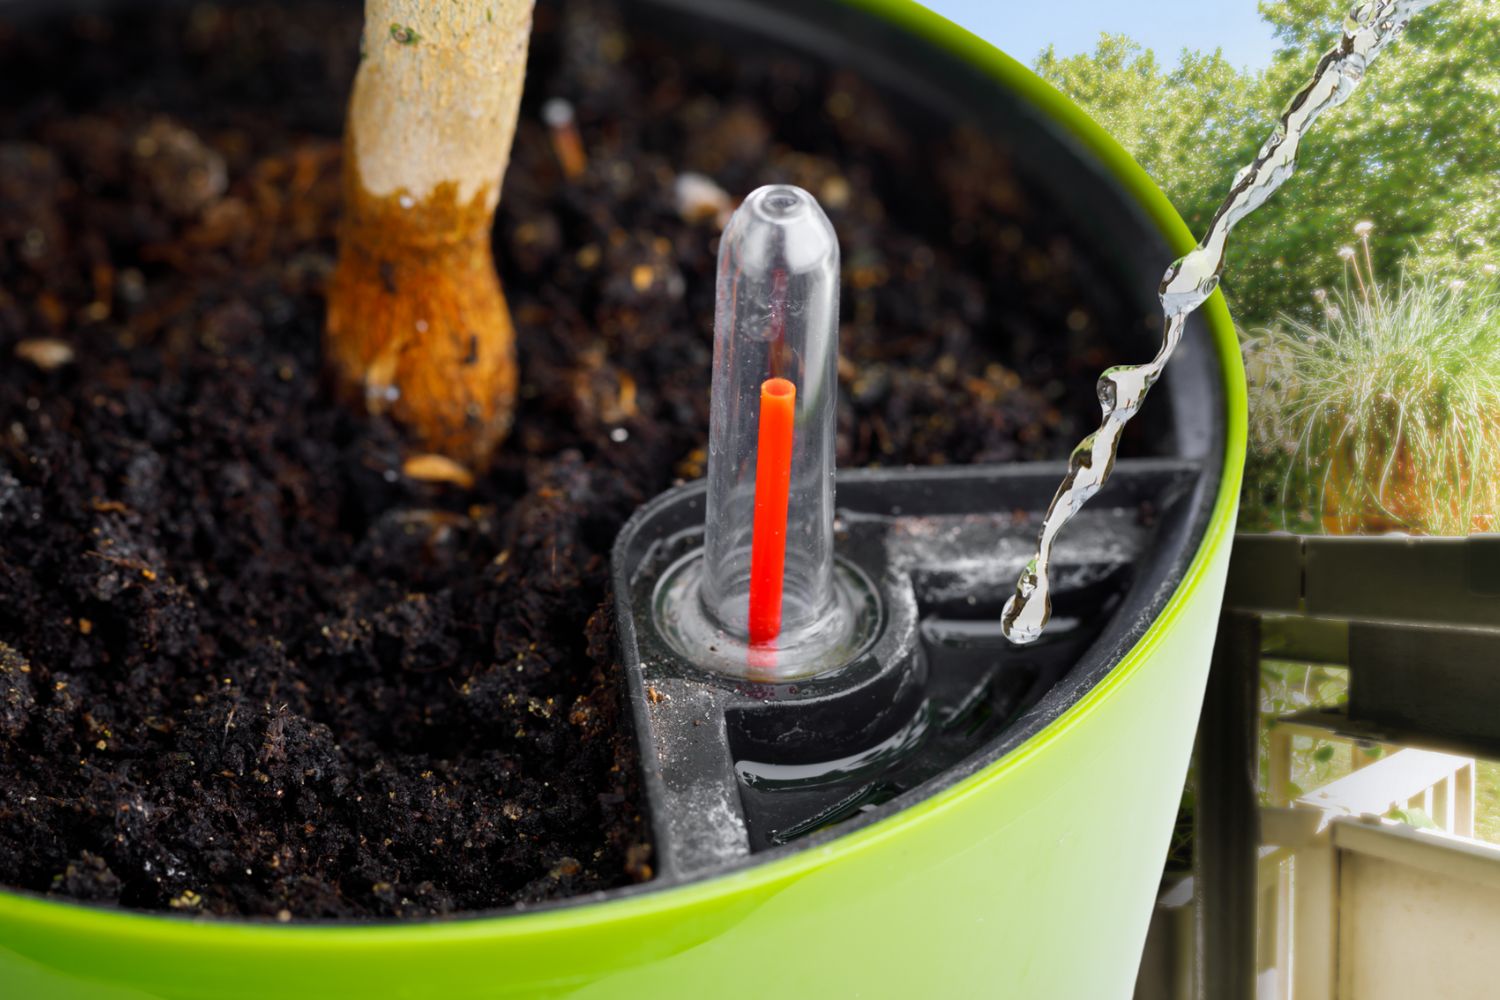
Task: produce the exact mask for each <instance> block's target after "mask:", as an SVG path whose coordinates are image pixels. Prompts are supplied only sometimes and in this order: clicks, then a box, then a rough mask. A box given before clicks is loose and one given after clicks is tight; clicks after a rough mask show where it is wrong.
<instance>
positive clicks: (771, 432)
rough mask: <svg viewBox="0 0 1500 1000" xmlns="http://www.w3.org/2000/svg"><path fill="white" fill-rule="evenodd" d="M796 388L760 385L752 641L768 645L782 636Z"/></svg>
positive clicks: (771, 382) (772, 382) (782, 382)
mask: <svg viewBox="0 0 1500 1000" xmlns="http://www.w3.org/2000/svg"><path fill="white" fill-rule="evenodd" d="M796 403H797V387H796V386H795V385H793V384H792V383H791V382H789V381H787V380H786V379H784V378H769V379H766V381H765V382H763V383H762V384H761V387H760V432H759V436H758V437H757V438H756V446H755V525H754V530H753V533H752V534H751V536H750V645H752V646H769V645H771V644H773V643H775V642H776V637H777V636H779V635H780V634H781V590H782V577H783V576H784V574H785V571H786V506H787V495H788V494H789V493H790V491H791V486H792V425H793V423H794V417H795V414H796Z"/></svg>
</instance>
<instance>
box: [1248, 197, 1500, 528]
mask: <svg viewBox="0 0 1500 1000" xmlns="http://www.w3.org/2000/svg"><path fill="white" fill-rule="evenodd" d="M1372 229H1373V226H1372V225H1371V224H1370V223H1368V222H1361V223H1359V224H1358V225H1357V226H1356V227H1355V236H1356V237H1357V245H1355V246H1345V247H1343V248H1341V249H1340V250H1339V256H1340V257H1341V258H1342V259H1343V261H1344V281H1343V282H1342V285H1341V287H1338V288H1336V289H1334V290H1333V291H1331V292H1329V291H1323V290H1319V291H1318V292H1315V293H1314V299H1315V300H1316V303H1317V306H1318V312H1319V315H1318V318H1317V319H1316V320H1313V321H1307V320H1305V319H1301V318H1297V317H1293V316H1288V315H1285V314H1283V315H1281V316H1280V317H1278V319H1277V321H1276V322H1275V323H1274V324H1272V325H1271V326H1269V327H1266V328H1263V329H1261V330H1258V331H1256V332H1255V333H1254V334H1253V335H1251V336H1249V337H1248V338H1247V339H1246V341H1245V345H1244V347H1245V356H1246V362H1247V370H1248V373H1249V377H1250V382H1251V392H1250V458H1249V467H1248V469H1247V495H1246V498H1245V500H1246V502H1245V513H1246V518H1247V522H1248V524H1247V526H1248V527H1251V528H1260V529H1278V528H1279V529H1286V530H1296V531H1310V530H1311V531H1317V530H1320V529H1321V530H1323V531H1326V532H1329V533H1338V534H1353V533H1371V532H1383V531H1405V532H1409V533H1413V534H1433V535H1463V534H1469V533H1472V532H1481V531H1494V530H1497V529H1500V281H1497V279H1496V275H1495V273H1494V267H1493V265H1488V266H1485V267H1483V268H1480V269H1477V270H1476V271H1475V273H1473V274H1472V275H1469V276H1467V277H1462V278H1461V277H1450V278H1447V279H1446V280H1445V279H1442V278H1435V277H1431V276H1417V275H1416V274H1414V273H1412V272H1410V271H1403V272H1402V273H1401V274H1400V275H1399V276H1398V277H1397V278H1396V279H1395V280H1394V281H1390V282H1386V283H1382V282H1381V281H1379V280H1378V279H1377V278H1376V275H1375V273H1374V267H1373V264H1372V256H1371V251H1370V235H1371V232H1372Z"/></svg>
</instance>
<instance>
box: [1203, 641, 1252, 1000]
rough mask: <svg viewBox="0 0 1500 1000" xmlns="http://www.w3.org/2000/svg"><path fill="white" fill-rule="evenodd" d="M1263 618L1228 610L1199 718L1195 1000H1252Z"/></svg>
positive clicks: (1215, 650) (1214, 655)
mask: <svg viewBox="0 0 1500 1000" xmlns="http://www.w3.org/2000/svg"><path fill="white" fill-rule="evenodd" d="M1259 675H1260V620H1259V618H1257V617H1255V616H1254V615H1248V614H1244V613H1241V612H1226V613H1225V614H1224V616H1223V617H1222V618H1221V619H1220V622H1219V636H1218V640H1217V641H1216V642H1215V644H1214V653H1213V664H1212V668H1211V669H1210V671H1209V675H1208V689H1207V691H1206V692H1205V695H1204V700H1203V714H1202V717H1201V718H1200V720H1199V724H1198V770H1197V778H1198V787H1197V805H1198V811H1197V830H1196V833H1195V836H1194V838H1193V869H1194V873H1195V876H1196V877H1195V878H1194V880H1193V884H1194V888H1195V895H1196V903H1197V905H1196V908H1195V950H1196V951H1197V953H1198V969H1199V977H1198V982H1197V997H1198V1000H1254V998H1255V965H1256V963H1255V943H1256V941H1255V909H1256V863H1257V851H1258V845H1259V841H1260V829H1259V813H1258V803H1257V799H1256V771H1257V753H1256V750H1257V747H1258V741H1257V731H1258V727H1259V711H1260V676H1259Z"/></svg>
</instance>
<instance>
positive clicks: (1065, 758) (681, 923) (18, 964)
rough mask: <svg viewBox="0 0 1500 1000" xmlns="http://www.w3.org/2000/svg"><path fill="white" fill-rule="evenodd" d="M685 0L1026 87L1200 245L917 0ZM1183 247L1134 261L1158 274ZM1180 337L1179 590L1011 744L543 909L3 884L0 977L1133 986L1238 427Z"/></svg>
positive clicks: (365, 988) (1203, 356) (1106, 171)
mask: <svg viewBox="0 0 1500 1000" xmlns="http://www.w3.org/2000/svg"><path fill="white" fill-rule="evenodd" d="M681 2H682V5H683V6H684V7H686V6H688V4H687V0H681ZM691 6H692V9H693V10H694V11H697V12H699V13H703V12H704V8H711V9H710V10H709V11H708V13H709V14H710V16H712V17H714V18H716V19H718V20H719V21H720V22H722V23H724V24H728V25H730V26H731V27H732V28H733V30H740V29H744V30H753V31H758V32H762V33H764V34H769V35H773V36H776V37H779V38H782V39H786V40H790V41H791V42H793V43H794V44H798V45H803V46H806V47H812V48H821V49H822V50H823V51H824V52H825V53H828V54H830V55H831V56H832V57H834V58H836V59H838V60H840V61H842V62H845V63H847V64H860V66H861V68H862V69H867V70H869V71H870V72H871V73H872V75H874V76H876V77H877V78H878V77H880V76H881V75H882V74H883V75H884V76H885V77H887V78H889V79H893V80H896V85H897V86H907V87H908V88H909V89H915V90H917V91H921V90H923V89H924V88H925V90H926V91H927V94H928V97H929V98H930V97H932V96H933V95H934V94H935V95H936V96H937V97H938V98H939V104H943V103H944V102H947V103H951V104H952V105H953V106H954V107H958V106H960V105H961V106H963V107H966V108H969V109H975V108H979V109H985V108H997V109H1007V110H1004V113H1005V114H1007V115H1010V116H1011V117H1012V118H1016V117H1019V118H1020V119H1024V120H1026V121H1029V122H1031V123H1032V124H1031V126H1030V127H1033V128H1037V129H1040V132H1039V133H1038V135H1039V136H1041V137H1043V138H1044V139H1045V141H1039V144H1040V145H1046V146H1048V147H1049V148H1051V149H1053V151H1054V152H1053V153H1052V154H1049V155H1053V156H1059V155H1060V156H1063V157H1065V158H1067V159H1070V160H1071V161H1072V163H1073V166H1072V169H1074V170H1075V171H1077V170H1079V169H1082V170H1083V171H1084V173H1086V174H1087V175H1089V176H1091V177H1093V178H1094V180H1093V181H1092V182H1091V183H1089V184H1088V185H1085V187H1086V188H1087V190H1083V189H1080V190H1079V191H1078V192H1077V193H1078V197H1079V205H1078V206H1076V208H1077V211H1078V212H1080V213H1085V214H1090V213H1098V212H1104V213H1105V214H1108V213H1109V212H1116V213H1120V212H1124V213H1126V214H1131V215H1133V216H1134V217H1135V218H1137V219H1139V220H1142V221H1140V223H1139V224H1140V225H1141V226H1144V227H1146V228H1147V229H1148V230H1150V231H1151V232H1152V233H1153V237H1154V235H1156V234H1159V236H1160V239H1159V240H1155V239H1154V238H1153V240H1152V242H1159V243H1160V245H1161V249H1162V250H1163V251H1165V250H1166V249H1167V248H1170V249H1171V250H1172V251H1175V252H1178V253H1180V252H1183V251H1185V250H1186V249H1188V248H1189V247H1190V246H1191V245H1192V238H1191V236H1190V234H1189V233H1188V231H1187V228H1186V227H1185V226H1184V225H1183V223H1182V221H1181V220H1180V219H1179V218H1178V216H1177V215H1176V213H1175V212H1174V211H1173V209H1172V207H1171V205H1170V204H1169V203H1168V202H1167V200H1166V198H1165V197H1164V196H1163V195H1162V194H1161V192H1160V191H1159V190H1158V189H1157V188H1156V186H1155V185H1154V184H1153V183H1152V182H1151V180H1150V179H1149V178H1148V177H1147V176H1146V174H1145V173H1144V172H1142V170H1141V169H1140V168H1139V167H1138V166H1137V165H1136V164H1135V163H1134V161H1132V160H1131V158H1130V157H1129V156H1128V155H1127V154H1126V153H1125V152H1124V151H1123V150H1122V149H1121V148H1120V147H1119V146H1118V145H1117V144H1116V143H1115V142H1114V141H1113V140H1111V139H1110V138H1109V136H1107V135H1106V134H1105V133H1104V132H1103V130H1101V129H1100V128H1099V126H1097V125H1096V124H1094V123H1093V122H1092V121H1090V120H1089V119H1088V118H1087V117H1086V116H1085V115H1084V114H1083V113H1082V112H1081V111H1079V110H1078V108H1077V107H1075V106H1074V105H1073V104H1072V103H1070V102H1069V101H1068V100H1067V99H1066V98H1064V97H1063V96H1062V95H1060V94H1058V93H1057V92H1056V91H1054V90H1053V89H1051V88H1050V87H1049V86H1047V85H1046V84H1045V83H1043V82H1042V81H1041V80H1039V79H1038V78H1036V77H1035V76H1033V75H1032V74H1031V73H1030V72H1028V71H1027V70H1026V69H1025V68H1023V67H1022V66H1021V65H1020V64H1018V63H1017V62H1015V61H1014V60H1012V59H1010V58H1009V57H1007V56H1005V55H1003V54H1002V53H1000V52H998V51H996V50H995V49H993V48H991V47H990V46H988V45H986V44H985V43H984V42H982V41H980V40H979V39H977V38H975V37H974V36H973V35H970V34H968V33H967V32H965V31H963V30H962V29H960V28H957V27H955V26H954V25H952V24H950V23H949V22H947V21H945V20H943V19H941V18H939V17H937V16H935V15H933V14H931V13H930V12H928V11H926V10H925V9H923V8H922V7H919V6H918V5H917V4H915V3H912V2H909V0H846V2H845V3H843V4H827V5H824V6H823V7H822V8H819V9H816V10H803V9H801V8H800V7H799V5H797V4H795V3H792V2H791V0H756V2H749V0H716V2H714V3H695V4H692V5H691ZM861 60H863V61H861ZM898 77H900V78H902V79H896V78H898ZM908 78H909V79H908ZM955 88H957V89H955ZM981 117H982V116H981ZM1059 151H1060V152H1059ZM1024 152H1025V151H1024V150H1019V151H1018V154H1017V155H1018V158H1023V154H1024ZM1150 250H1151V253H1153V254H1154V253H1155V252H1156V251H1155V249H1154V248H1150ZM1121 253H1122V255H1123V254H1124V251H1123V250H1122V252H1121ZM1147 256H1148V257H1149V256H1150V255H1149V254H1148V255H1147ZM1164 264H1165V257H1164V255H1163V256H1162V257H1159V258H1151V259H1148V260H1145V261H1144V262H1142V261H1139V260H1137V261H1135V262H1134V263H1132V264H1130V265H1128V266H1126V265H1125V264H1123V263H1122V268H1121V270H1122V273H1124V272H1129V273H1130V274H1132V275H1133V277H1134V278H1136V279H1139V280H1142V281H1145V282H1146V286H1145V287H1147V288H1148V289H1149V288H1151V287H1153V285H1152V280H1151V279H1152V277H1153V273H1152V272H1153V269H1154V273H1155V274H1159V273H1160V270H1161V268H1162V266H1163V265H1164ZM1148 298H1149V296H1148ZM1189 336H1190V338H1195V340H1196V343H1197V345H1198V346H1197V347H1196V348H1191V347H1190V349H1189V353H1190V354H1191V353H1193V352H1194V351H1195V350H1196V352H1197V354H1198V355H1199V357H1198V358H1197V360H1196V361H1184V362H1183V366H1184V367H1188V366H1191V365H1198V366H1200V367H1201V368H1202V370H1203V371H1206V372H1208V373H1209V374H1208V375H1207V376H1205V377H1206V378H1207V379H1208V382H1209V385H1208V391H1203V386H1202V385H1196V386H1195V385H1194V383H1193V382H1192V380H1191V379H1186V378H1181V379H1179V380H1178V382H1179V383H1180V384H1179V385H1177V386H1176V387H1175V388H1172V386H1173V382H1174V377H1173V375H1172V373H1169V375H1168V378H1167V379H1166V381H1165V382H1164V384H1163V388H1162V389H1159V390H1158V394H1159V395H1161V394H1163V393H1166V394H1167V395H1168V396H1169V397H1170V398H1168V399H1161V398H1159V399H1157V400H1154V401H1153V403H1154V404H1155V405H1156V406H1157V408H1158V409H1164V408H1168V407H1175V408H1177V409H1178V410H1179V411H1181V410H1183V409H1184V408H1186V409H1187V410H1188V411H1190V412H1188V413H1187V415H1186V417H1184V416H1183V415H1182V414H1181V413H1179V415H1178V419H1177V427H1178V431H1177V433H1178V437H1179V438H1181V439H1182V440H1179V441H1178V442H1177V445H1178V447H1179V448H1180V449H1182V450H1185V451H1187V452H1193V453H1195V454H1196V455H1198V456H1199V457H1201V458H1203V460H1204V462H1205V469H1206V470H1207V471H1206V481H1205V486H1204V488H1203V490H1202V491H1201V493H1202V496H1201V497H1200V499H1199V501H1198V503H1199V506H1200V507H1201V516H1200V517H1199V518H1198V520H1197V522H1196V524H1195V526H1194V528H1193V535H1192V539H1191V542H1190V544H1189V545H1188V547H1187V549H1186V550H1185V552H1184V554H1183V555H1182V557H1181V559H1180V566H1179V567H1178V568H1177V569H1176V570H1175V571H1174V580H1175V585H1174V586H1171V587H1167V588H1163V590H1162V593H1161V595H1160V599H1159V600H1158V601H1157V602H1156V611H1155V613H1154V615H1153V616H1152V617H1151V619H1150V620H1149V621H1143V622H1141V623H1140V624H1139V627H1138V628H1137V629H1136V631H1135V632H1134V633H1133V634H1136V635H1138V636H1139V638H1138V639H1137V640H1136V641H1134V643H1133V644H1130V645H1128V648H1127V649H1125V650H1124V652H1123V655H1120V656H1118V657H1117V658H1114V659H1112V660H1111V662H1110V663H1109V664H1108V665H1107V669H1105V670H1103V671H1102V672H1101V673H1100V675H1099V676H1098V677H1096V678H1094V679H1092V680H1091V681H1090V683H1089V684H1087V685H1083V686H1080V687H1079V689H1078V690H1077V691H1076V692H1075V694H1074V695H1072V696H1070V698H1069V701H1068V703H1067V704H1066V705H1065V706H1063V707H1062V708H1061V709H1060V710H1059V711H1057V712H1055V713H1054V714H1051V715H1049V716H1048V718H1047V719H1045V720H1043V721H1041V722H1038V723H1037V724H1036V726H1035V727H1034V731H1033V732H1031V733H1030V734H1029V736H1027V737H1026V738H1025V739H1024V742H1021V743H1020V745H1019V746H1015V747H1012V748H1008V750H1007V752H1005V753H1004V754H1003V755H1001V756H999V757H998V759H994V760H993V761H991V762H989V763H987V764H985V765H984V766H982V767H979V768H978V769H977V770H973V771H972V773H968V774H966V775H964V776H962V777H960V778H957V779H955V780H953V781H949V782H946V783H941V784H940V786H939V787H938V788H937V790H936V791H935V792H934V793H932V794H930V795H928V796H927V797H925V798H922V799H921V800H920V801H916V802H914V803H909V804H904V807H903V808H900V809H898V810H894V811H890V812H888V813H887V814H884V815H881V816H878V817H875V818H874V819H873V820H872V821H871V822H868V823H865V824H863V825H861V826H858V827H857V828H855V829H852V830H851V831H850V832H846V833H843V834H841V835H832V836H830V837H826V838H821V839H819V838H814V839H812V840H810V841H808V842H807V843H805V844H802V845H794V846H793V847H790V848H787V849H784V850H777V851H771V852H767V853H766V854H765V855H764V856H761V858H760V859H759V860H756V861H754V862H752V863H750V864H747V865H743V866H740V867H738V868H736V869H734V870H732V871H728V872H726V873H723V874H720V875H717V876H714V877H709V878H704V879H700V880H697V881H691V882H687V883H683V884H676V885H650V884H648V885H645V886H639V887H635V888H633V889H628V890H622V891H620V892H618V893H608V894H603V895H599V896H593V897H587V898H583V899H578V900H572V901H568V902H565V903H560V904H557V905H553V906H548V907H542V908H538V909H536V910H533V911H530V912H515V911H511V912H505V913H501V914H495V915H483V916H476V917H471V918H465V919H454V920H447V921H441V922H430V923H409V924H396V923H368V924H324V925H288V926H283V925H277V924H272V923H264V922H250V921H244V922H232V921H219V920H193V919H187V918H179V917H170V916H159V915H145V914H136V913H126V912H119V911H116V910H109V909H103V908H97V907H91V906H87V905H82V904H74V903H67V902H58V901H54V900H51V899H44V898H40V897H36V896H32V895H28V894H22V893H7V892H0V997H4V998H6V1000H9V998H18V1000H19V998H64V997H88V998H109V1000H126V998H131V1000H139V998H145V997H166V998H208V997H214V998H237V997H244V998H251V997H254V998H263V997H272V996H275V997H284V998H294V997H308V998H312V997H320V998H321V997H344V996H349V997H374V996H378V997H447V998H465V997H561V996H567V997H676V996H684V997H687V996H691V997H715V998H724V997H741V996H743V997H767V996H786V997H800V996H836V997H845V996H848V997H853V996H860V997H929V996H930V997H939V996H1010V997H1027V998H1032V997H1037V998H1062V1000H1072V998H1077V1000H1100V998H1109V997H1122V998H1123V997H1127V996H1129V995H1130V993H1131V989H1132V984H1133V983H1134V979H1135V970H1136V965H1137V962H1138V960H1139V956H1140V951H1141V947H1142V943H1143V942H1144V939H1145V934H1146V926H1147V922H1148V919H1149V916H1150V911H1151V906H1152V901H1153V899H1154V896H1155V892H1156V889H1157V885H1158V879H1159V877H1160V873H1161V867H1162V862H1163V860H1164V858H1165V856H1166V851H1167V845H1168V840H1169V837H1170V834H1171V831H1172V824H1173V820H1174V817H1175V814H1176V806H1177V802H1178V795H1179V792H1180V789H1181V786H1182V779H1183V776H1184V774H1185V772H1186V769H1187V764H1188V757H1189V753H1190V749H1191V745H1192V741H1193V731H1194V728H1195V725H1196V722H1197V718H1198V708H1199V704H1200V701H1201V699H1202V693H1203V684H1204V680H1205V676H1206V674H1207V669H1208V662H1209V654H1210V651H1211V649H1212V644H1213V638H1214V629H1215V625H1216V623H1217V620H1218V609H1219V602H1220V598H1221V595H1222V591H1223V584H1224V575H1225V570H1226V567H1227V564H1228V557H1229V543H1230V538H1231V535H1232V533H1233V529H1234V521H1235V514H1236V504H1237V498H1238V495H1239V488H1240V475H1241V466H1242V463H1243V457H1244V447H1245V395H1244V393H1245V390H1244V376H1243V372H1242V369H1241V366H1240V360H1239V351H1238V346H1237V342H1236V338H1235V334H1234V330H1233V327H1232V324H1231V322H1230V319H1229V315H1228V312H1227V311H1226V309H1225V307H1224V304H1223V302H1222V300H1221V299H1220V297H1219V296H1217V295H1215V296H1214V298H1213V299H1212V300H1210V302H1209V303H1208V305H1207V306H1206V307H1205V309H1204V312H1203V314H1202V319H1201V321H1200V322H1199V323H1198V325H1197V329H1196V331H1193V332H1190V335H1189ZM1135 346H1139V345H1135ZM1175 367H1176V366H1175V365H1174V368H1175ZM1199 381H1200V382H1201V381H1202V380H1201V379H1200V380H1199ZM1195 408H1196V411H1197V412H1191V411H1194V409H1195ZM1149 409H1150V408H1149V407H1148V410H1149ZM1193 426H1197V427H1199V428H1200V429H1201V432H1200V433H1199V434H1198V439H1197V440H1196V441H1193V440H1187V439H1190V438H1192V437H1193V432H1192V431H1191V430H1188V429H1187V428H1191V427H1193Z"/></svg>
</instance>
